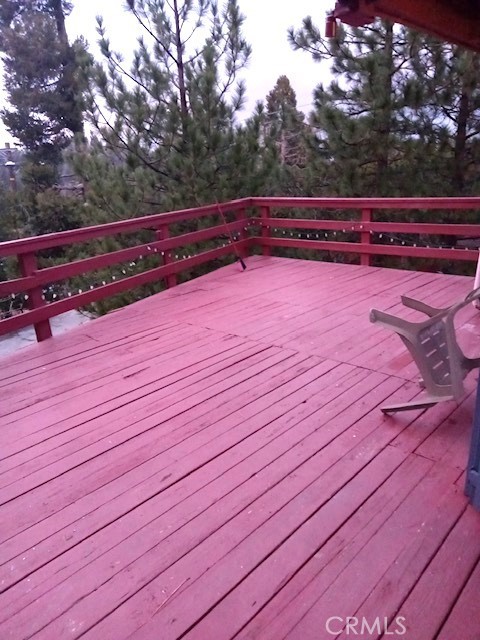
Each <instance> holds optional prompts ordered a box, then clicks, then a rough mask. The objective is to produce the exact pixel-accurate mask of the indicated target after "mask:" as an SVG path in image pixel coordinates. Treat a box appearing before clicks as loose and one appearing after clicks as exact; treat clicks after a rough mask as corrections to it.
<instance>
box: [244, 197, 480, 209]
mask: <svg viewBox="0 0 480 640" xmlns="http://www.w3.org/2000/svg"><path fill="white" fill-rule="evenodd" d="M251 205H252V206H254V207H262V206H263V207H298V208H302V209H315V208H322V209H341V208H345V209H364V208H365V209H480V197H478V196H475V197H469V198H464V197H463V198H284V197H278V198H277V197H273V198H269V197H255V198H252V199H251Z"/></svg>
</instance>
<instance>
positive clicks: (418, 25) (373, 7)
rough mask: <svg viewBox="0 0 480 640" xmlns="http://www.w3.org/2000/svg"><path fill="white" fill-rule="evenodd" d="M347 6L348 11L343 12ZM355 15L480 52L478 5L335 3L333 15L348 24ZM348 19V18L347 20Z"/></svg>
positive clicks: (397, 0)
mask: <svg viewBox="0 0 480 640" xmlns="http://www.w3.org/2000/svg"><path fill="white" fill-rule="evenodd" d="M346 6H347V7H348V6H350V7H351V9H350V11H348V10H347V11H346ZM355 14H359V15H360V16H361V17H363V16H372V15H374V16H378V17H380V18H385V19H388V20H392V21H393V22H400V23H402V24H405V25H407V26H409V27H413V28H414V29H419V30H421V31H426V32H427V33H430V34H432V35H435V36H438V37H439V38H441V39H443V40H447V41H449V42H452V43H454V44H459V45H462V46H464V47H467V48H469V49H473V50H474V51H480V3H478V2H473V1H470V2H466V1H465V0H463V1H462V0H459V1H456V2H452V1H451V0H422V1H421V2H419V1H418V0H358V3H357V2H355V3H351V4H350V3H349V2H345V0H340V1H339V2H337V5H336V7H335V15H336V16H337V17H338V18H340V19H341V20H344V21H345V22H347V23H350V22H351V20H354V19H355V18H354V16H355ZM349 16H350V17H349Z"/></svg>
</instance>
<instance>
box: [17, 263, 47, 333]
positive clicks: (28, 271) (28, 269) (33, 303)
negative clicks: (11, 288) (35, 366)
mask: <svg viewBox="0 0 480 640" xmlns="http://www.w3.org/2000/svg"><path fill="white" fill-rule="evenodd" d="M18 261H19V264H20V273H21V274H22V277H24V278H27V277H28V276H34V275H35V272H36V271H37V257H36V256H35V254H34V253H21V254H20V255H19V256H18ZM45 304H46V302H45V300H44V298H43V290H42V287H35V288H34V289H30V291H29V292H28V300H27V306H28V308H29V309H38V308H40V307H44V306H45ZM33 326H34V328H35V334H36V336H37V342H42V341H43V340H47V339H48V338H51V337H52V329H51V327H50V321H49V320H41V321H40V322H37V323H35V324H34V325H33Z"/></svg>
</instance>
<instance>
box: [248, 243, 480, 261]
mask: <svg viewBox="0 0 480 640" xmlns="http://www.w3.org/2000/svg"><path fill="white" fill-rule="evenodd" d="M251 241H252V242H253V243H255V244H258V245H260V246H262V247H263V246H268V247H291V248H294V249H310V250H311V251H319V250H321V251H332V252H333V253H335V252H336V253H357V254H360V253H365V254H369V255H377V256H404V257H408V258H432V259H434V260H462V261H465V260H466V261H469V262H476V261H477V260H478V251H474V250H472V249H432V248H427V247H401V246H396V245H393V244H392V245H389V244H371V245H367V246H364V245H363V244H361V243H360V242H336V241H327V242H323V241H321V240H299V239H294V238H259V237H255V238H251Z"/></svg>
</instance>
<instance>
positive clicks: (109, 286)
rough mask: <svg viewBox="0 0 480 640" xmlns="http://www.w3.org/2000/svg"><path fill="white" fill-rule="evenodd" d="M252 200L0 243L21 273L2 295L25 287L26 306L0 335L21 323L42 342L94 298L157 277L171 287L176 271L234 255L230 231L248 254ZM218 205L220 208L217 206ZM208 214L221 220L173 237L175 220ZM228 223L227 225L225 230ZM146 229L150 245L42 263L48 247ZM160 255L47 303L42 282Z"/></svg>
mask: <svg viewBox="0 0 480 640" xmlns="http://www.w3.org/2000/svg"><path fill="white" fill-rule="evenodd" d="M248 204H249V200H248V199H247V200H237V201H232V202H229V203H225V204H222V205H216V204H215V205H212V206H206V207H200V208H196V209H185V210H182V211H174V212H172V213H164V214H156V215H151V216H144V217H142V218H134V219H131V220H122V221H120V222H113V223H110V224H103V225H99V226H96V227H84V228H81V229H74V230H71V231H63V232H60V233H54V234H47V235H43V236H37V237H33V238H23V239H20V240H13V241H11V242H3V243H0V258H5V257H9V256H16V258H17V261H18V271H19V273H20V274H21V277H20V278H16V279H12V280H8V281H5V282H0V298H2V297H4V296H8V295H12V294H18V293H20V292H27V295H28V298H27V305H28V309H29V310H28V311H26V312H24V313H21V314H18V315H14V316H13V317H10V318H6V319H4V320H1V321H0V335H4V334H6V333H9V332H11V331H15V330H18V329H21V328H23V327H26V326H29V325H34V327H35V332H36V336H37V340H38V341H39V342H40V341H42V340H45V339H47V338H49V337H51V335H52V333H51V328H50V323H49V319H50V318H52V317H54V316H57V315H59V314H62V313H65V312H66V311H70V310H72V309H78V308H80V307H83V306H85V305H89V304H91V303H93V302H97V301H99V300H103V299H105V298H108V297H110V296H113V295H116V294H118V293H121V292H124V291H128V290H131V289H134V288H136V287H139V286H142V285H145V284H149V283H152V282H158V281H160V280H162V279H165V282H166V284H167V286H169V287H171V286H174V285H175V284H176V282H177V280H176V276H177V274H179V273H180V272H182V271H186V270H188V269H191V268H193V267H197V266H198V265H201V264H205V263H207V262H210V261H211V260H214V259H216V258H220V257H222V256H226V255H228V254H232V253H233V251H234V247H233V246H232V245H231V242H229V235H230V234H238V235H239V236H240V239H239V240H238V241H237V242H236V243H235V245H236V247H235V249H236V250H237V251H238V252H239V253H240V254H241V255H246V253H247V247H248V245H249V240H248V238H247V237H246V235H245V230H246V227H247V223H248V221H247V217H246V206H248ZM219 207H220V208H219ZM230 212H233V213H234V214H235V217H236V220H235V222H230V223H229V222H226V221H225V222H224V219H223V216H224V215H225V214H227V213H230ZM208 216H212V217H216V218H217V221H218V220H219V221H220V223H219V224H214V226H210V227H207V228H205V229H200V230H198V231H193V232H189V233H183V234H180V235H175V236H170V228H171V225H172V224H178V223H182V222H183V223H184V222H187V221H191V220H198V219H201V218H203V219H205V218H207V217H208ZM227 227H228V229H227ZM144 230H148V231H150V232H153V233H154V235H155V240H154V241H152V242H148V243H146V244H139V245H137V246H134V247H131V248H127V249H121V250H119V251H112V252H109V253H105V254H102V255H98V256H93V257H91V258H86V259H83V260H76V261H74V262H69V263H66V264H61V265H58V266H51V267H47V268H43V269H40V268H38V261H37V255H38V252H40V251H44V250H46V249H53V248H57V247H65V246H68V245H73V244H79V243H85V242H88V241H90V240H93V239H97V238H105V237H108V236H116V235H118V234H122V235H123V234H128V233H134V232H139V231H144ZM219 236H222V237H223V238H224V241H225V242H224V244H223V245H222V246H219V247H216V248H214V249H210V250H207V251H203V252H201V253H197V254H196V255H192V256H190V257H186V258H183V259H181V260H175V258H174V254H173V252H172V250H173V249H178V248H180V247H185V246H187V245H191V244H193V243H199V242H204V241H206V240H211V239H214V238H218V237H219ZM152 255H157V256H158V261H159V266H158V267H155V268H153V269H148V270H146V271H143V272H142V273H137V274H135V275H132V276H127V277H125V278H122V279H117V280H115V281H112V282H108V283H103V284H100V285H99V286H95V287H94V288H91V289H89V290H88V291H80V292H79V293H75V294H74V295H69V297H66V298H64V299H62V300H58V301H55V302H50V303H47V302H46V300H45V295H44V292H43V287H44V286H45V285H48V284H50V283H53V282H58V281H61V280H66V279H68V278H72V277H74V276H78V275H84V274H85V273H86V272H89V271H94V270H96V269H102V268H104V267H109V266H112V265H116V264H120V263H123V262H125V261H129V260H140V259H142V258H143V257H146V256H152Z"/></svg>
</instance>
